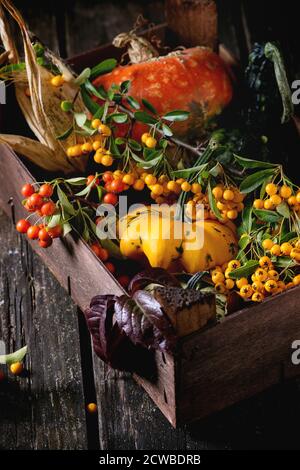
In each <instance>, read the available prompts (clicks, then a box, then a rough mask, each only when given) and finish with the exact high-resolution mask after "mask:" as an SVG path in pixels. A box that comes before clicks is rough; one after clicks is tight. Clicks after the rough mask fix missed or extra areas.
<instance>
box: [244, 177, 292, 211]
mask: <svg viewBox="0 0 300 470" xmlns="http://www.w3.org/2000/svg"><path fill="white" fill-rule="evenodd" d="M265 191H266V194H267V196H268V197H266V198H265V199H255V201H254V202H253V207H254V208H255V209H267V210H271V211H272V210H275V209H276V207H277V206H279V205H280V204H281V203H282V202H286V203H287V204H288V205H289V207H290V208H291V209H292V210H294V211H296V212H299V211H300V190H298V191H297V192H296V193H294V192H293V190H292V188H291V187H290V186H287V185H283V186H278V185H276V184H274V183H269V184H267V186H266V190H265Z"/></svg>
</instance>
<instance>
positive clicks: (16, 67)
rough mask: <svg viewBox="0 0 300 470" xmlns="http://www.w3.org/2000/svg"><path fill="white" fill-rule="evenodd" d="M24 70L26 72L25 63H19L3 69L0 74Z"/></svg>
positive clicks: (0, 69)
mask: <svg viewBox="0 0 300 470" xmlns="http://www.w3.org/2000/svg"><path fill="white" fill-rule="evenodd" d="M23 70H26V64H25V62H19V63H18V64H11V65H5V66H4V67H1V68H0V74H1V75H4V74H9V73H11V72H21V71H23Z"/></svg>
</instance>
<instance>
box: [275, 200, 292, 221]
mask: <svg viewBox="0 0 300 470" xmlns="http://www.w3.org/2000/svg"><path fill="white" fill-rule="evenodd" d="M276 211H277V212H278V214H280V215H282V217H284V218H285V219H289V218H290V215H291V214H290V209H289V206H288V205H287V203H286V202H284V201H283V202H282V203H281V204H279V206H277V207H276Z"/></svg>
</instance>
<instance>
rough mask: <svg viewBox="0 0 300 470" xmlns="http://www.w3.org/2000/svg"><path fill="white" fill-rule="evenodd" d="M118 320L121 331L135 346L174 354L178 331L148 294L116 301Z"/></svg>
mask: <svg viewBox="0 0 300 470" xmlns="http://www.w3.org/2000/svg"><path fill="white" fill-rule="evenodd" d="M115 316H116V320H117V322H118V325H119V327H120V328H121V329H122V330H123V331H124V332H125V333H126V335H127V336H128V337H129V338H130V339H131V341H132V342H133V343H134V344H136V345H138V344H140V345H143V346H144V347H147V348H149V349H159V350H160V351H172V350H174V347H175V343H176V334H175V330H174V328H173V326H172V324H171V322H170V321H169V319H168V318H167V317H166V315H165V314H164V313H163V311H162V308H161V306H160V304H159V303H158V302H157V300H156V299H155V298H154V297H153V296H152V295H151V294H150V293H149V292H146V291H142V290H138V291H136V292H135V293H134V294H133V296H132V297H127V296H126V295H122V296H121V297H119V298H117V300H116V303H115Z"/></svg>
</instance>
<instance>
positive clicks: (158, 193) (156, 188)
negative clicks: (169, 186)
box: [152, 184, 164, 196]
mask: <svg viewBox="0 0 300 470" xmlns="http://www.w3.org/2000/svg"><path fill="white" fill-rule="evenodd" d="M163 192H164V188H163V186H162V185H161V184H155V185H154V186H153V188H152V193H153V194H155V195H156V196H161V195H162V193H163Z"/></svg>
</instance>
